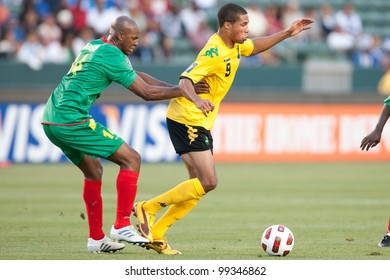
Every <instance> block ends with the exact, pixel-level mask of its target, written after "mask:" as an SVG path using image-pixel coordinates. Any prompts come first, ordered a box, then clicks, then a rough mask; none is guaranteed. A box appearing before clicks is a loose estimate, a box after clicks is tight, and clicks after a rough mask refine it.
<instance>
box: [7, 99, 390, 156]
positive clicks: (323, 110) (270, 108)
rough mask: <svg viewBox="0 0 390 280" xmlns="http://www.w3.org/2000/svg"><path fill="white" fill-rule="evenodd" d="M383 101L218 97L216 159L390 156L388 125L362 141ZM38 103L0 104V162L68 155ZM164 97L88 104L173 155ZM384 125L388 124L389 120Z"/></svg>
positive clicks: (138, 141)
mask: <svg viewBox="0 0 390 280" xmlns="http://www.w3.org/2000/svg"><path fill="white" fill-rule="evenodd" d="M381 107H382V105H381V104H377V105H368V104H261V103H225V104H222V105H221V108H220V112H219V115H218V117H217V121H216V123H215V126H214V128H213V132H212V133H213V138H214V155H215V159H216V161H218V162H305V161H306V162H307V161H367V160H369V161H383V160H390V128H388V127H385V130H384V131H383V136H382V141H381V143H380V144H379V145H378V146H377V147H375V148H373V149H372V150H370V151H369V152H363V151H360V149H359V146H360V141H361V140H362V138H363V137H364V136H365V135H366V134H367V133H369V132H370V131H371V130H372V129H373V128H374V127H375V125H376V122H377V119H378V116H379V113H380V110H381ZM43 109H44V104H0V162H4V161H11V162H15V163H18V162H21V163H22V162H23V163H24V162H29V163H43V162H59V161H67V159H66V158H65V156H64V155H63V154H62V152H61V151H60V150H59V149H57V148H56V147H55V146H53V145H52V144H51V143H50V141H49V140H48V139H47V138H46V136H45V134H44V132H43V130H42V126H41V124H40V122H41V118H42V113H43ZM166 109H167V104H166V103H148V104H126V105H118V104H101V105H100V104H99V105H95V106H93V107H92V109H91V112H90V113H91V115H92V116H93V117H94V119H95V120H96V121H97V122H100V123H102V124H104V125H106V126H107V127H109V128H110V129H111V130H112V131H113V132H115V133H116V134H118V135H119V136H121V137H122V138H123V139H124V140H125V141H126V142H128V143H129V145H130V146H132V147H133V148H134V149H136V150H137V151H138V152H139V153H140V154H141V156H142V159H143V161H144V162H172V161H177V160H179V158H178V156H177V155H176V154H175V152H174V149H173V147H172V144H171V142H170V139H169V135H168V132H167V129H166V122H165V113H166ZM389 125H390V124H389Z"/></svg>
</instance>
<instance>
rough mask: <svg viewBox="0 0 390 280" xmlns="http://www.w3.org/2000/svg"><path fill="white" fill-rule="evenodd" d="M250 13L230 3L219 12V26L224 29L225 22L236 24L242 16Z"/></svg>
mask: <svg viewBox="0 0 390 280" xmlns="http://www.w3.org/2000/svg"><path fill="white" fill-rule="evenodd" d="M247 13H248V12H247V11H246V10H245V9H244V8H243V7H241V6H239V5H237V4H234V3H229V4H226V5H223V6H222V7H221V8H220V9H219V11H218V24H219V27H222V26H223V24H224V23H225V22H230V23H232V24H233V23H235V22H236V21H237V20H238V17H239V16H240V15H246V14H247Z"/></svg>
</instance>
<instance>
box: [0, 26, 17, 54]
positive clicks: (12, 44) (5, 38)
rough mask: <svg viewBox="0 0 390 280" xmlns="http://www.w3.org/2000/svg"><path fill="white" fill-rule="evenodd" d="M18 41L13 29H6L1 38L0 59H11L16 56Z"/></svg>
mask: <svg viewBox="0 0 390 280" xmlns="http://www.w3.org/2000/svg"><path fill="white" fill-rule="evenodd" d="M16 51H17V42H16V38H15V34H14V32H13V31H12V30H10V29H8V30H6V31H5V32H4V33H3V35H2V37H1V38H0V59H7V60H11V59H14V58H15V54H16Z"/></svg>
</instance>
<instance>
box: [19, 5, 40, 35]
mask: <svg viewBox="0 0 390 280" xmlns="http://www.w3.org/2000/svg"><path fill="white" fill-rule="evenodd" d="M21 24H22V28H23V31H24V33H25V34H27V33H28V32H29V31H31V30H36V29H37V28H38V25H39V15H38V13H37V12H36V11H35V10H34V9H33V8H29V9H28V10H26V11H25V12H24V13H23V16H22V18H21Z"/></svg>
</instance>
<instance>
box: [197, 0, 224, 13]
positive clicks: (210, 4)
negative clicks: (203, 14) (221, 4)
mask: <svg viewBox="0 0 390 280" xmlns="http://www.w3.org/2000/svg"><path fill="white" fill-rule="evenodd" d="M195 4H196V5H197V6H198V7H199V8H200V9H202V10H204V11H206V10H212V9H215V8H216V7H217V4H218V0H195Z"/></svg>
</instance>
